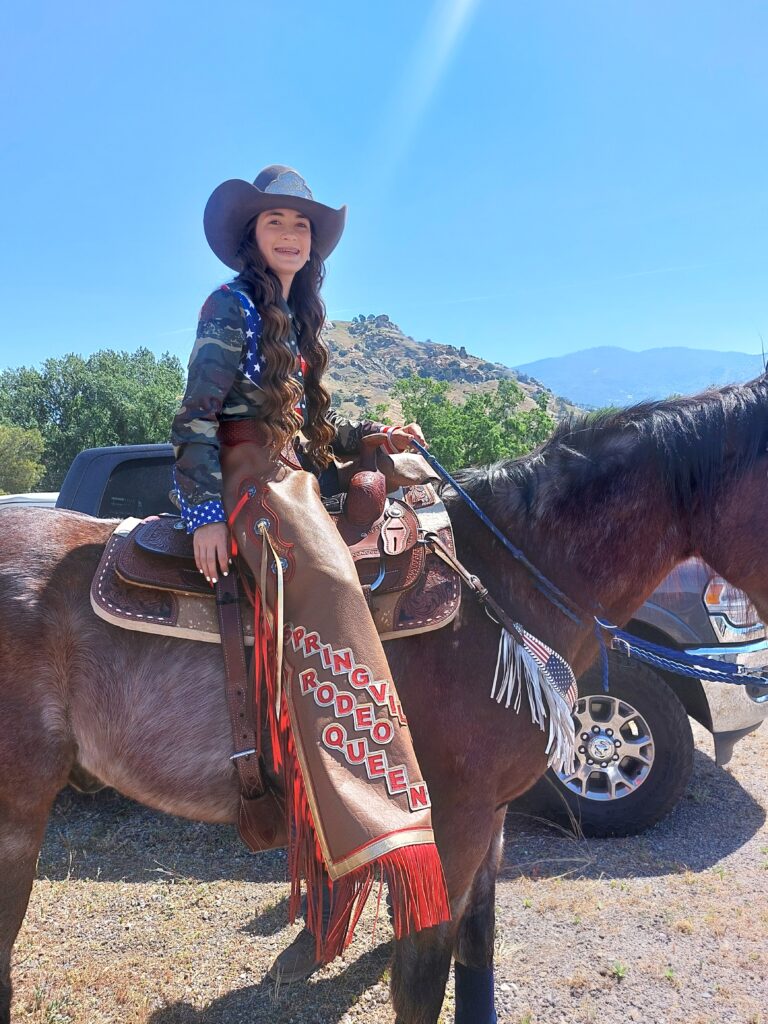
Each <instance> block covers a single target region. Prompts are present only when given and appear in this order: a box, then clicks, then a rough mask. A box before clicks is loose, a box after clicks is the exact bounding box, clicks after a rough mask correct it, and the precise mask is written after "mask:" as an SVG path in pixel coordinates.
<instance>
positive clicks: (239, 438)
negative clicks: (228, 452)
mask: <svg viewBox="0 0 768 1024" xmlns="http://www.w3.org/2000/svg"><path fill="white" fill-rule="evenodd" d="M219 441H220V443H221V444H228V445H235V444H243V442H245V441H255V442H256V444H269V433H268V431H267V428H266V425H265V424H264V421H263V420H257V419H256V418H255V417H254V416H249V417H248V418H247V419H242V420H219Z"/></svg>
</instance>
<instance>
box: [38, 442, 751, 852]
mask: <svg viewBox="0 0 768 1024" xmlns="http://www.w3.org/2000/svg"><path fill="white" fill-rule="evenodd" d="M172 465H173V451H172V449H171V446H170V445H169V444H147V445H130V446H115V447H110V448H92V449H88V450H86V451H83V452H81V453H80V454H79V455H78V456H77V457H76V459H75V460H74V462H73V463H72V466H71V467H70V469H69V472H68V473H67V476H66V478H65V480H64V482H63V484H62V486H61V491H60V492H59V495H58V499H57V500H56V507H57V508H66V509H74V510H76V511H79V512H86V513H88V514H89V515H92V516H98V517H102V518H125V517H126V516H138V517H140V518H143V517H144V516H148V515H153V514H155V515H156V514H161V513H163V512H168V513H173V514H178V513H177V510H176V508H175V507H174V505H173V504H172V503H171V501H170V498H169V491H170V489H171V486H172V483H171V468H172ZM627 628H628V629H629V631H630V632H633V633H634V634H636V635H637V636H641V637H644V638H646V639H648V640H652V641H654V642H657V643H661V644H665V645H666V646H668V647H673V648H679V649H682V650H686V651H689V652H693V653H696V654H697V655H699V656H703V655H706V656H707V657H710V658H715V659H717V660H720V661H730V662H735V663H739V664H744V665H746V666H749V668H750V669H751V670H754V671H757V672H759V671H761V670H762V669H763V668H764V667H766V666H767V665H768V636H767V635H766V627H765V625H764V624H763V623H762V622H761V621H760V619H759V618H758V616H757V613H756V611H755V609H754V608H753V607H752V606H751V605H750V603H749V602H748V601H747V599H746V597H745V595H744V594H743V593H742V592H740V591H738V590H736V589H735V588H734V587H732V586H731V585H730V584H729V583H727V582H726V581H725V580H724V579H722V578H720V577H718V576H716V575H715V574H714V573H713V571H712V570H711V569H710V568H709V567H708V566H706V565H705V564H704V563H703V562H701V561H699V560H696V559H691V560H690V561H688V562H685V563H683V564H682V565H680V566H678V567H677V568H676V569H675V570H674V572H672V573H671V574H670V576H668V577H667V578H666V579H665V580H664V581H663V583H662V584H661V586H660V587H659V588H658V589H657V590H656V591H655V592H654V593H653V594H652V595H651V597H650V598H649V599H648V600H647V601H646V603H645V604H644V605H643V607H642V608H640V609H639V610H638V611H637V613H636V614H635V617H634V618H633V619H632V621H631V622H630V623H629V625H628V627H627ZM578 685H579V700H578V703H577V705H576V708H575V711H574V723H575V727H576V730H577V736H578V739H577V748H578V751H579V753H578V760H577V766H576V771H575V772H574V773H573V774H572V775H569V776H565V775H557V774H555V773H554V772H552V771H550V772H548V773H547V774H546V775H545V776H544V778H543V779H542V780H540V782H539V783H537V784H536V786H534V787H533V789H532V790H531V791H530V792H529V793H528V794H526V796H525V797H523V798H522V801H518V804H519V809H526V810H533V811H534V812H535V813H537V814H539V815H543V816H546V817H549V818H552V819H554V820H557V821H566V822H570V823H571V824H573V823H574V821H575V822H576V823H578V826H579V827H580V829H581V831H582V832H583V833H584V834H585V835H590V836H608V835H631V834H635V833H637V832H641V831H643V830H644V829H647V828H649V827H650V826H651V825H653V824H655V823H656V822H657V821H659V820H660V819H661V818H663V817H664V816H665V815H666V814H668V813H669V812H670V811H671V810H672V808H673V807H674V806H675V805H676V804H677V802H678V801H679V799H680V798H681V796H682V795H683V793H684V792H685V790H686V787H687V785H688V781H689V779H690V775H691V772H692V769H693V750H694V743H693V735H692V732H691V726H690V722H689V717H688V716H690V717H691V718H693V719H695V720H696V721H697V722H699V723H700V724H701V725H703V726H704V727H705V728H706V729H708V730H709V732H710V733H711V734H712V737H713V740H714V751H715V760H716V762H717V764H718V765H723V764H726V763H727V762H728V761H729V760H730V757H731V754H732V751H733V747H734V744H735V743H736V742H737V741H738V740H739V739H741V738H742V737H743V736H745V735H747V734H748V733H750V732H752V731H753V730H754V729H756V728H758V726H759V725H760V724H761V723H762V722H763V721H764V719H765V718H766V717H768V685H767V686H765V687H763V686H748V687H741V686H725V685H723V684H719V683H710V682H705V681H702V680H698V679H689V678H683V677H679V676H676V675H672V674H667V673H665V672H663V671H659V670H655V669H651V668H649V667H648V666H646V665H644V664H641V663H639V662H636V661H633V660H630V659H628V658H626V657H624V656H623V655H620V654H617V653H611V655H610V690H609V692H608V693H607V694H606V693H604V692H603V689H602V685H601V678H600V671H599V669H598V668H597V667H596V666H593V667H592V668H590V669H589V670H587V672H585V673H584V674H583V675H582V676H581V678H580V679H579V681H578Z"/></svg>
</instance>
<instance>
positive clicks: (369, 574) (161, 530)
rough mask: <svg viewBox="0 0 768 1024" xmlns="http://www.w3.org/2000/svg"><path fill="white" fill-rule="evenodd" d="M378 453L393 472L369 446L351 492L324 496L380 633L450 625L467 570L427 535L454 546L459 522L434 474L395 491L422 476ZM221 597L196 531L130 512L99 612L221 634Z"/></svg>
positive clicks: (135, 622)
mask: <svg viewBox="0 0 768 1024" xmlns="http://www.w3.org/2000/svg"><path fill="white" fill-rule="evenodd" d="M409 458H411V457H409ZM379 461H380V462H381V461H384V463H385V471H384V472H382V471H381V468H380V467H379V466H378V465H377V455H376V451H375V449H373V448H369V449H364V450H363V452H362V453H361V456H360V459H359V462H358V466H357V468H356V471H355V472H354V474H353V476H352V478H351V481H350V484H349V489H348V491H347V492H346V493H344V494H339V495H335V496H333V497H332V498H327V499H323V500H324V503H325V505H326V509H327V511H328V512H329V514H330V515H331V518H332V519H333V521H334V522H335V524H336V526H337V528H338V530H339V533H340V535H341V536H342V538H343V539H344V541H345V543H346V544H347V546H348V547H349V549H350V552H351V554H352V557H353V559H354V561H355V566H356V568H357V572H358V576H359V578H360V583H361V586H362V588H363V593H364V594H365V596H366V600H367V601H368V605H369V607H370V610H371V613H372V616H373V619H374V622H375V623H376V626H377V629H378V632H379V634H380V635H381V636H382V638H385V639H392V638H394V637H398V636H407V635H411V634H413V633H418V632H425V631H427V630H431V629H436V628H438V627H440V626H443V625H446V624H447V623H449V622H450V621H451V620H452V619H453V618H454V617H455V615H456V614H457V612H458V610H459V602H460V593H461V591H460V581H459V578H458V576H457V575H456V574H455V573H454V572H453V570H452V569H451V568H450V567H449V566H448V565H446V563H445V561H444V560H441V559H440V558H438V557H436V556H435V555H434V554H433V553H432V552H431V551H430V550H429V547H428V545H427V543H426V538H427V537H428V536H429V535H436V536H437V537H438V538H439V539H440V541H441V542H442V544H443V545H445V547H447V548H448V549H449V550H450V551H451V552H453V551H454V542H453V532H452V530H451V525H450V520H449V519H448V515H447V513H446V511H445V507H444V505H443V503H442V501H441V500H440V498H439V496H438V494H437V492H436V491H435V489H434V487H433V486H432V484H431V483H430V482H428V481H425V482H422V483H418V484H410V485H408V484H407V485H406V486H404V487H398V488H395V489H392V488H391V485H392V484H393V483H397V482H398V481H399V480H402V479H412V478H413V475H412V474H411V475H410V476H408V475H407V474H406V476H405V477H403V476H402V475H400V476H398V473H397V471H396V470H397V456H388V457H386V459H385V460H381V458H380V457H379ZM392 464H394V466H395V469H394V470H393V469H392ZM387 467H389V470H390V471H389V472H387V471H386V470H387ZM388 489H389V493H388ZM243 571H246V572H247V570H243V568H242V566H241V572H243ZM246 582H247V583H249V584H251V585H252V584H253V580H252V579H247V580H246ZM213 597H214V593H213V591H212V589H211V587H210V584H209V583H207V581H206V580H205V579H204V577H203V576H202V575H201V574H200V572H199V571H198V569H197V567H196V565H195V560H194V554H193V547H192V537H191V536H190V535H188V534H187V533H186V531H185V529H184V523H183V521H182V520H181V519H180V518H179V517H177V516H170V515H162V516H158V517H150V518H149V519H147V520H136V519H129V520H124V521H123V522H122V523H121V524H120V525H119V526H118V527H117V529H116V530H115V532H114V534H113V535H112V537H111V538H110V540H109V542H108V544H107V547H106V549H105V551H104V555H103V556H102V559H101V562H100V564H99V567H98V569H97V572H96V575H95V577H94V580H93V584H92V587H91V604H92V606H93V608H94V611H95V612H96V613H97V614H98V615H100V616H101V617H102V618H105V619H107V620H108V621H110V622H113V623H114V624H116V625H119V626H123V627H125V628H128V629H139V630H143V631H146V632H156V633H165V634H169V635H177V636H184V637H190V638H194V639H200V640H208V641H212V642H219V640H220V637H219V624H218V621H217V614H216V609H215V604H214V601H213ZM249 618H250V617H249V616H245V618H244V623H243V628H244V634H245V640H246V643H248V642H252V634H251V624H250V622H249Z"/></svg>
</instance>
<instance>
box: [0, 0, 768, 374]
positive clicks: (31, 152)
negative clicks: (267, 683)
mask: <svg viewBox="0 0 768 1024" xmlns="http://www.w3.org/2000/svg"><path fill="white" fill-rule="evenodd" d="M0 35H1V36H2V38H3V61H2V64H1V65H0V110H2V114H0V117H1V118H2V137H3V155H4V159H3V160H2V162H0V218H1V219H0V223H1V224H2V246H0V289H2V308H3V318H2V327H1V328H0V367H3V366H16V365H20V364H22V363H26V364H30V363H38V362H40V361H41V360H42V359H44V358H45V357H47V356H51V355H62V354H63V353H65V352H69V351H79V352H83V353H88V352H91V351H93V350H95V349H97V348H100V347H112V348H120V349H128V350H133V349H135V348H136V347H137V346H139V345H147V346H149V347H150V348H151V349H153V350H154V351H156V352H158V353H160V352H162V351H164V350H169V351H171V352H174V353H176V354H177V355H179V356H180V357H181V358H182V360H183V361H184V362H185V363H186V359H187V355H188V352H189V349H190V346H191V343H192V339H193V336H194V327H195V322H196V319H197V313H198V310H199V308H200V305H201V304H202V302H203V299H204V298H205V296H206V295H207V294H208V292H209V291H210V290H212V288H214V287H215V286H216V285H217V284H219V283H220V282H222V281H224V280H227V279H228V277H229V276H230V275H229V272H228V271H227V269H226V268H225V267H224V266H223V265H222V264H220V263H219V262H218V260H217V259H216V257H215V256H214V255H213V254H212V253H211V251H210V250H209V249H208V247H207V244H206V242H205V238H204V235H203V231H202V211H203V207H204V205H205V202H206V199H207V198H208V195H209V194H210V192H211V191H212V190H213V188H214V187H215V186H216V185H217V184H218V183H219V182H220V181H222V180H224V179H226V178H230V177H242V178H247V179H249V180H252V179H253V178H254V177H255V176H256V174H257V173H258V171H259V170H260V169H261V168H262V167H263V166H264V165H266V164H268V163H273V162H277V163H285V164H289V165H292V166H294V167H296V168H298V170H299V171H300V172H301V173H302V174H303V175H304V176H305V177H306V179H307V181H308V182H309V184H310V186H311V188H312V189H313V191H314V194H315V197H316V198H318V199H320V200H321V201H323V202H327V203H329V204H331V205H341V204H342V203H344V202H346V203H347V204H348V205H349V217H348V227H347V230H346V233H345V236H344V238H343V239H342V242H341V243H340V245H339V247H338V249H337V250H336V252H335V253H334V254H333V255H332V257H331V259H330V260H329V263H328V279H327V282H326V287H325V292H324V294H325V299H326V304H327V306H328V313H329V316H330V317H331V318H336V319H350V318H351V317H352V316H353V315H354V314H356V313H360V312H364V313H380V312H386V313H388V314H389V315H390V316H391V317H392V319H393V320H395V321H396V322H397V323H399V324H400V326H401V327H402V328H403V330H404V331H405V332H406V333H407V334H411V335H413V336H414V337H415V338H417V339H422V340H423V339H426V338H431V339H432V340H434V341H441V342H448V343H451V344H455V345H462V344H463V345H466V346H467V348H468V349H469V351H471V352H474V353H476V354H478V355H482V356H484V357H486V358H489V359H497V360H500V361H503V362H505V363H507V364H508V365H515V364H518V363H523V362H526V361H529V360H532V359H537V358H541V357H544V356H552V355H557V354H560V353H563V352H568V351H573V350H576V349H580V348H586V347H590V346H592V345H608V344H614V345H622V346H624V347H627V348H633V349H639V348H649V347H655V346H661V345H687V346H692V347H706V348H719V349H734V350H739V351H745V352H759V351H760V345H761V342H760V336H761V334H762V336H763V337H764V338H765V339H766V346H767V347H768V295H767V293H766V288H765V282H766V270H767V269H768V255H767V252H768V243H767V240H768V223H767V222H768V217H767V215H766V214H767V212H768V174H767V172H766V167H767V166H768V159H766V158H767V157H768V134H767V133H766V111H767V110H768V103H766V100H767V99H768V97H767V96H766V93H767V92H768V88H767V86H768V72H766V67H765V43H766V39H768V7H767V6H766V5H765V4H762V3H756V2H749V0H744V2H737V3H725V0H722V2H718V3H713V2H708V0H695V2H692V0H677V2H676V3H674V4H670V3H668V2H664V3H662V2H656V0H622V2H621V3H617V2H615V0H610V2H609V0H604V2H594V0H579V2H571V0H557V2H555V0H538V2H537V3H535V4H530V3H524V2H522V0H521V2H513V0H437V2H436V0H390V2H388V3H386V4H383V3H376V4H368V3H360V0H329V2H328V3H318V2H317V0H314V2H305V0H293V2H292V3H290V4H287V3H278V2H273V0H268V2H265V0H250V2H244V0H230V2H229V3H227V4H214V3H202V2H198V0H186V2H185V3H184V4H181V3H179V2H164V0H152V2H151V3H150V2H147V0H130V2H123V0H111V2H110V3H105V4H98V5H97V4H93V3H91V2H87V3H86V2H83V0H71V2H69V3H67V4H63V3H61V2H45V3H42V2H38V0H28V2H26V3H24V4H21V3H18V0H17V2H16V3H15V4H5V5H3V8H2V13H0Z"/></svg>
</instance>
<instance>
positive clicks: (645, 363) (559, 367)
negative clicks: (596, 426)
mask: <svg viewBox="0 0 768 1024" xmlns="http://www.w3.org/2000/svg"><path fill="white" fill-rule="evenodd" d="M517 369H518V371H519V372H520V373H523V374H526V375H528V376H530V377H532V378H534V379H535V380H536V381H541V383H542V384H544V385H546V387H548V388H550V389H551V390H552V391H554V392H555V393H556V394H558V395H565V396H567V397H568V399H570V401H572V402H575V403H576V404H577V405H582V406H588V407H590V408H598V407H601V406H605V405H632V404H634V403H635V402H642V401H645V400H646V399H652V398H667V397H668V396H669V395H673V394H692V393H694V392H696V391H702V390H704V388H708V387H712V386H716V387H717V386H720V385H721V384H732V383H740V382H743V381H746V380H751V379H752V378H753V377H757V376H758V374H760V373H761V372H762V370H763V363H762V358H761V357H760V356H751V355H747V354H746V353H745V352H713V351H710V350H708V349H698V348H652V349H646V350H645V351H644V352H629V351H627V349H623V348H613V347H609V346H605V347H603V348H588V349H583V350H582V351H581V352H571V353H569V354H568V355H565V356H555V357H554V358H551V359H538V360H536V362H533V363H525V364H524V365H523V366H518V367H517Z"/></svg>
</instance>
